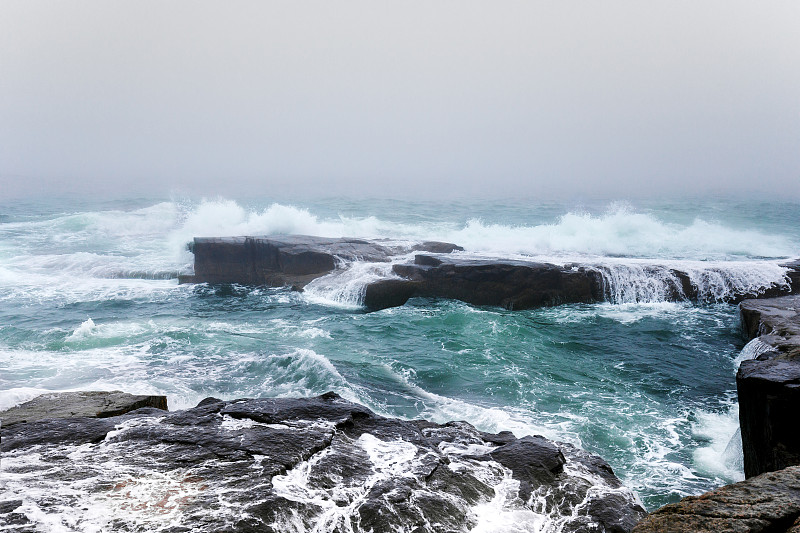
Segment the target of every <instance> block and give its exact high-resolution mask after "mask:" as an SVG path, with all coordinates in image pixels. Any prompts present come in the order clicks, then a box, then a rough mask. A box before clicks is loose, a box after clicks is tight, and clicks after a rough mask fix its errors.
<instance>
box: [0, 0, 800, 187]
mask: <svg viewBox="0 0 800 533" xmlns="http://www.w3.org/2000/svg"><path fill="white" fill-rule="evenodd" d="M798 28H800V2H797V1H796V0H790V1H770V2H756V1H748V2H742V1H737V0H719V1H696V0H692V1H683V0H670V1H659V0H655V1H647V2H642V1H638V0H637V1H614V0H609V1H604V2H594V1H589V0H585V1H572V0H566V1H563V2H553V1H535V0H530V1H520V2H516V1H498V2H488V1H482V2H474V1H470V0H458V1H437V0H432V1H426V2H419V1H413V0H409V1H403V2H398V1H385V2H383V1H380V2H378V1H374V0H370V1H347V0H345V1H336V2H332V1H329V0H324V1H306V0H293V1H280V2H278V1H249V0H232V1H225V2H223V1H218V2H209V1H204V0H169V1H164V0H158V1H151V0H136V1H132V0H131V1H112V0H83V1H81V0H74V1H69V2H67V1H63V0H59V1H52V0H50V1H48V0H37V1H31V0H3V3H2V6H0V198H2V196H6V197H17V196H36V195H48V194H58V193H64V192H72V193H78V194H90V193H95V194H101V193H102V194H117V195H130V194H154V195H158V194H168V193H170V192H192V193H196V194H204V195H223V196H224V195H238V196H241V195H243V194H253V195H261V196H263V195H267V194H271V193H276V194H281V195H291V194H305V195H309V194H311V195H320V196H326V195H327V196H331V195H376V196H402V197H431V198H436V197H442V196H444V197H448V196H472V197H481V196H486V197H490V196H491V197H504V196H505V197H520V196H526V197H540V198H544V197H548V198H549V197H553V198H556V197H563V196H571V195H583V196H590V195H601V196H604V197H615V196H658V195H664V194H674V193H676V192H679V193H687V194H720V193H723V192H724V193H741V194H744V195H746V194H751V193H765V194H780V195H781V196H782V197H784V198H785V197H793V198H800V31H798Z"/></svg>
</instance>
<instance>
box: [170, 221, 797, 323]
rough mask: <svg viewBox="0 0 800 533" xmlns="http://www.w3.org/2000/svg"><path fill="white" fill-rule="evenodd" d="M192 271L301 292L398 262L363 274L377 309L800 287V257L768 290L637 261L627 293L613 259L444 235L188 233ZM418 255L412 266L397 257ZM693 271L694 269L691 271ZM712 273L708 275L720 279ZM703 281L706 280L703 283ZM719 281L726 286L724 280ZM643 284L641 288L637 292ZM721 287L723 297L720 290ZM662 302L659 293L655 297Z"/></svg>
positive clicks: (701, 295)
mask: <svg viewBox="0 0 800 533" xmlns="http://www.w3.org/2000/svg"><path fill="white" fill-rule="evenodd" d="M190 249H191V250H192V251H193V252H194V255H195V262H194V274H193V275H182V276H179V280H180V282H181V283H204V282H208V283H214V284H217V283H238V284H244V285H268V286H273V287H282V286H287V287H292V288H295V289H302V288H303V287H304V286H305V285H307V284H308V283H310V282H311V281H313V280H314V279H316V278H319V277H321V276H324V275H326V274H330V273H332V272H333V271H334V270H337V269H340V270H341V269H346V268H347V265H349V264H351V263H353V262H356V261H362V262H373V263H377V262H387V261H395V262H397V261H398V258H399V257H400V256H403V258H402V259H401V260H400V262H398V263H397V264H394V265H393V266H392V270H393V273H394V275H395V277H394V278H391V279H379V280H377V281H370V282H369V283H367V284H366V286H365V287H364V288H363V292H362V294H363V304H364V306H365V307H366V308H367V309H370V310H379V309H385V308H387V307H396V306H399V305H403V304H404V303H405V302H407V301H408V300H409V299H410V298H412V297H415V296H419V297H430V298H450V299H456V300H461V301H464V302H467V303H471V304H475V305H492V306H502V307H505V308H507V309H529V308H533V307H542V306H551V305H558V304H562V303H592V302H598V301H640V300H639V299H640V298H644V301H650V300H648V298H653V297H655V298H657V299H663V300H670V301H680V300H700V301H707V300H708V301H719V300H724V301H730V302H737V301H740V300H741V299H744V298H756V297H757V298H765V297H775V296H779V295H783V294H788V293H790V292H797V291H800V263H798V262H795V263H789V264H787V265H785V268H787V269H788V270H787V274H786V282H780V283H773V284H772V285H770V286H767V287H760V288H752V287H740V288H739V289H738V290H736V289H732V288H730V287H724V286H720V287H717V289H719V290H711V291H708V290H705V292H703V291H702V290H700V289H699V288H698V287H697V286H696V285H695V284H694V283H693V281H692V276H691V275H690V274H689V273H687V272H682V271H679V270H675V269H673V268H669V267H666V266H663V265H650V266H642V265H639V264H637V265H636V266H635V267H632V269H631V271H632V272H634V273H635V276H638V277H639V278H640V279H638V280H633V284H634V285H635V284H636V283H638V284H639V285H641V286H642V287H639V288H637V287H635V286H634V287H631V288H630V289H631V290H632V292H633V293H634V294H617V293H618V292H622V293H625V292H626V290H625V289H622V290H620V289H619V287H615V286H614V285H615V284H616V283H618V281H615V277H618V272H616V271H615V269H619V265H616V266H613V265H592V264H589V265H580V264H568V265H556V264H549V263H541V262H534V261H518V260H508V259H487V260H475V259H472V260H470V259H465V258H463V256H459V255H458V254H455V255H454V254H452V252H455V251H461V250H463V249H462V248H461V247H459V246H457V245H455V244H451V243H442V242H423V243H419V244H415V245H408V244H397V243H394V244H392V243H391V242H390V241H382V240H362V239H346V238H341V239H329V238H323V237H311V236H305V235H289V236H271V237H225V238H199V237H198V238H195V239H194V242H193V243H192V245H191V247H190ZM415 251H418V252H426V253H423V254H417V255H416V256H415V257H414V262H413V263H408V262H406V261H407V259H405V257H406V256H407V255H410V254H411V253H413V252H415ZM629 274H630V273H629ZM695 275H696V274H695ZM721 275H722V274H721V273H720V272H712V273H711V275H710V277H711V278H719V277H720V276H721ZM653 280H657V281H655V283H654V285H657V286H659V289H658V294H657V295H656V296H653V295H649V294H646V293H647V290H648V289H647V287H649V286H651V284H650V281H653ZM699 283H701V284H704V285H705V284H707V283H708V281H707V280H705V281H703V280H701V281H699ZM712 285H713V284H712ZM722 285H725V283H724V279H723V283H722ZM639 290H643V292H644V294H641V295H640V294H637V291H639ZM720 293H721V294H720ZM659 301H660V300H659Z"/></svg>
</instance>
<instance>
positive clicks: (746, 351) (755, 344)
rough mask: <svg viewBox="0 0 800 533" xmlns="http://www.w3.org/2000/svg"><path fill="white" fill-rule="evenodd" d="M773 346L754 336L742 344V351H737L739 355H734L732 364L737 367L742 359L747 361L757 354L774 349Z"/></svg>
mask: <svg viewBox="0 0 800 533" xmlns="http://www.w3.org/2000/svg"><path fill="white" fill-rule="evenodd" d="M774 350H775V347H774V346H771V345H769V344H767V343H766V342H764V341H762V340H761V339H760V338H758V337H756V338H755V339H753V340H751V341H750V342H748V343H747V344H745V345H744V348H742V351H741V352H739V355H738V356H736V359H734V361H733V362H734V364H735V365H736V367H737V368H738V367H739V365H740V364H742V361H747V360H748V359H755V358H757V357H758V356H759V355H761V354H763V353H767V352H771V351H774Z"/></svg>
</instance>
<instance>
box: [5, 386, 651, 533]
mask: <svg viewBox="0 0 800 533" xmlns="http://www.w3.org/2000/svg"><path fill="white" fill-rule="evenodd" d="M104 398H107V399H108V402H104V400H103V399H104ZM161 399H163V397H150V400H149V401H153V402H156V403H157V402H160V401H161ZM141 401H142V397H134V396H130V395H123V394H121V393H118V392H114V393H80V394H77V395H76V394H74V393H67V394H65V395H58V394H51V395H46V397H45V398H40V399H38V400H33V401H32V402H29V404H27V405H25V404H23V405H22V406H19V407H17V408H14V409H12V410H11V411H6V412H4V413H0V417H2V418H4V419H6V418H7V419H8V420H11V421H12V422H11V423H9V422H5V420H4V423H3V428H2V431H3V435H2V453H3V463H2V469H3V475H4V478H5V479H6V480H7V483H6V486H5V487H4V492H5V494H6V495H8V494H9V493H16V498H11V499H5V500H4V501H0V511H1V512H2V514H0V524H2V525H3V526H4V527H5V528H8V529H10V530H13V531H18V532H23V531H38V530H41V528H42V527H45V528H47V527H49V526H48V524H49V525H50V526H53V525H54V524H55V525H57V524H61V525H62V526H69V527H71V528H73V529H76V528H77V529H80V530H88V529H93V528H94V529H103V528H106V529H109V528H110V529H113V530H115V531H142V530H155V529H158V530H160V531H170V532H178V531H215V532H216V531H229V532H250V531H252V532H255V531H266V532H270V531H274V532H284V531H304V530H306V529H308V530H311V529H313V528H314V527H315V526H316V527H322V529H321V531H354V532H367V531H374V532H378V531H394V530H397V531H414V532H416V533H426V532H430V533H434V532H436V533H445V532H453V533H455V532H466V531H470V530H472V529H473V528H475V527H478V526H480V525H481V524H482V523H485V522H486V521H487V520H489V521H491V520H496V519H498V518H502V517H503V516H505V517H506V518H509V519H511V520H513V521H515V523H516V522H517V521H521V522H520V523H526V524H528V525H529V526H530V528H531V530H537V531H538V530H543V529H542V528H545V527H547V529H546V530H547V531H564V532H575V533H577V532H583V531H596V532H608V533H622V532H629V531H631V530H632V529H633V527H634V525H635V524H636V523H637V522H638V521H639V520H640V519H641V518H642V517H643V516H644V514H645V513H644V510H643V509H642V508H641V506H640V505H639V504H638V503H637V501H636V499H635V498H634V496H633V494H632V493H631V492H630V491H629V490H627V489H625V488H624V487H623V486H622V484H621V483H620V481H619V480H618V479H617V478H616V476H615V475H614V473H613V471H612V470H611V468H610V467H609V465H608V464H607V463H606V462H605V461H603V460H602V459H601V458H600V457H597V456H594V455H591V454H588V453H586V452H584V451H582V450H579V449H577V448H575V447H574V446H571V445H569V444H564V443H557V442H551V441H548V440H547V439H545V438H544V437H541V436H525V437H522V438H517V437H515V436H514V435H512V434H511V433H509V432H501V433H499V434H490V433H484V432H480V431H478V430H476V429H475V428H474V427H473V426H471V425H470V424H468V423H466V422H450V423H447V424H441V425H440V424H434V423H431V422H427V421H424V420H414V421H405V420H400V419H393V418H385V417H382V416H379V415H377V414H375V413H373V412H372V411H370V410H369V409H367V408H366V407H364V406H362V405H359V404H356V403H353V402H349V401H347V400H344V399H343V398H341V397H339V396H338V395H336V394H334V393H327V394H324V395H322V396H318V397H315V398H280V399H278V398H265V399H241V400H233V401H222V400H218V399H215V398H207V399H206V400H203V401H202V402H200V404H198V406H197V407H195V408H192V409H187V410H184V411H176V412H168V411H165V410H162V409H159V408H155V407H138V408H137V406H138V404H139V403H140V402H141ZM98 402H100V403H113V404H114V408H115V409H116V410H125V409H130V411H128V412H126V413H122V414H114V415H112V416H105V415H106V414H108V413H107V412H105V411H100V412H95V407H96V406H97V404H98ZM47 404H49V405H50V406H51V407H53V408H54V409H55V411H54V412H57V415H58V418H45V419H41V418H38V413H40V412H41V408H42V406H44V405H47ZM72 412H74V413H78V414H79V416H77V417H70V416H68V415H69V413H72ZM87 414H88V416H87ZM56 493H57V494H59V496H58V497H55V496H54V494H56ZM97 507H99V508H101V509H105V511H104V513H105V514H102V513H101V514H98V513H97V512H96V510H97V509H96V508H97ZM484 525H485V524H484Z"/></svg>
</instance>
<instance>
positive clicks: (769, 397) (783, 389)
mask: <svg viewBox="0 0 800 533" xmlns="http://www.w3.org/2000/svg"><path fill="white" fill-rule="evenodd" d="M739 309H740V313H741V317H742V330H743V331H744V333H745V335H746V336H747V337H748V338H750V339H756V338H757V339H758V341H757V342H760V343H762V345H763V346H764V347H765V349H764V350H762V352H761V353H760V354H759V355H758V357H757V358H756V359H750V360H746V361H742V364H741V366H740V367H739V371H738V373H737V374H736V387H737V389H738V395H739V423H740V425H741V429H742V448H743V451H744V472H745V476H747V477H751V476H755V475H758V474H761V473H763V472H770V471H773V470H779V469H781V468H785V467H787V466H790V465H798V464H800V423H798V413H800V295H794V296H783V297H780V298H772V299H766V300H745V301H743V302H742V303H741V304H740V306H739Z"/></svg>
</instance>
